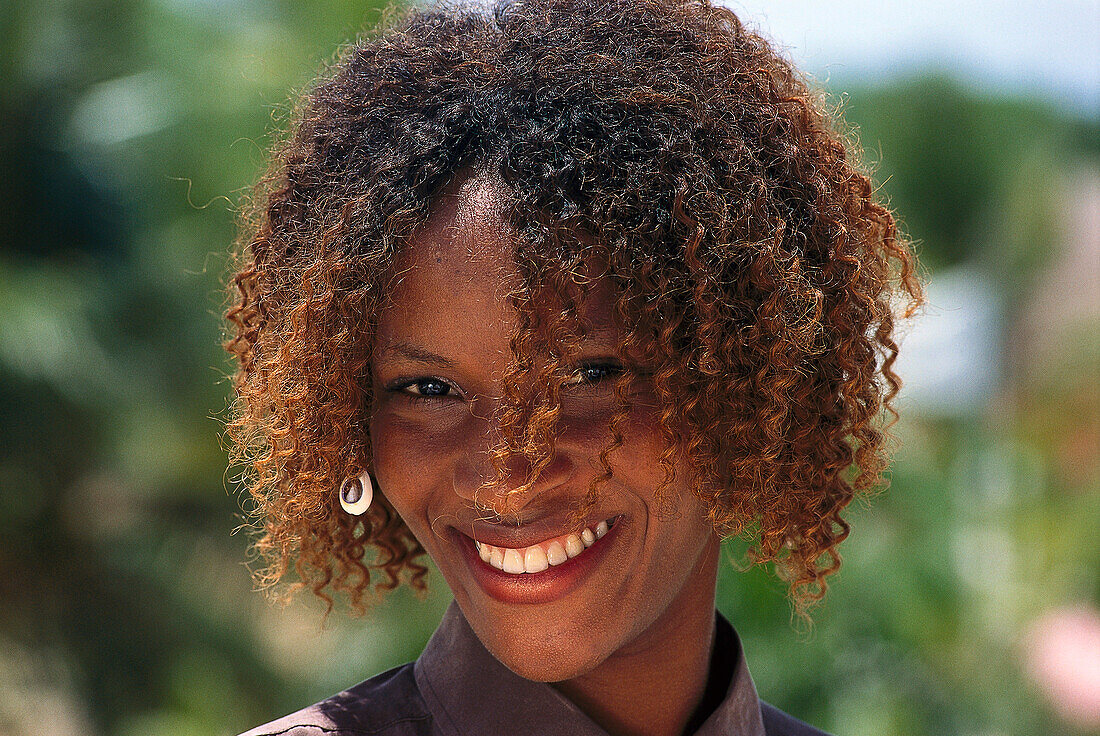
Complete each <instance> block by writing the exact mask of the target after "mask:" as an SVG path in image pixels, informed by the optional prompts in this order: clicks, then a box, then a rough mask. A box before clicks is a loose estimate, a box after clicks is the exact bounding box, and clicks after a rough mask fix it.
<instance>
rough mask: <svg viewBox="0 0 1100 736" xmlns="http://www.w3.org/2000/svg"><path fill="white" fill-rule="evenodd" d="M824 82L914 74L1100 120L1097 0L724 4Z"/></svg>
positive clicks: (747, 0)
mask: <svg viewBox="0 0 1100 736" xmlns="http://www.w3.org/2000/svg"><path fill="white" fill-rule="evenodd" d="M721 1H722V2H723V4H725V5H727V6H728V7H730V8H732V9H733V10H734V11H735V12H736V13H737V14H738V16H739V17H740V18H741V20H742V21H743V22H745V23H746V24H748V25H749V26H751V27H753V28H755V29H756V30H759V31H761V32H763V33H764V35H765V36H767V37H768V38H770V39H771V40H773V41H775V42H776V43H777V44H778V45H779V46H780V47H781V48H783V49H785V50H786V53H787V56H788V57H789V58H790V59H791V60H792V61H794V63H795V65H796V66H797V67H799V68H800V69H803V70H804V71H807V72H809V73H810V74H812V75H813V76H815V77H816V78H817V79H819V80H823V81H826V82H829V83H843V82H846V81H849V80H852V79H856V78H858V79H859V80H860V81H863V80H865V79H866V78H867V77H868V76H882V77H891V76H900V75H904V74H906V73H908V72H911V71H914V70H916V69H925V68H935V69H940V70H944V71H948V72H953V73H954V74H955V75H956V76H958V77H960V78H962V79H963V80H966V81H969V82H971V83H973V84H975V85H976V86H979V87H983V88H989V89H994V90H997V91H1004V92H1009V93H1015V92H1019V93H1021V94H1036V93H1038V94H1040V95H1042V96H1044V97H1047V98H1048V99H1050V100H1051V101H1053V102H1055V103H1059V104H1064V105H1067V106H1068V107H1071V108H1073V109H1075V110H1077V111H1078V113H1079V114H1082V115H1085V116H1088V117H1094V118H1095V117H1100V0H1048V1H1047V2H1042V3H1038V2H1019V1H1017V2H1011V1H1009V0H920V1H914V0H909V1H906V0H874V1H873V2H872V1H871V0H836V1H835V2H829V1H828V0H721Z"/></svg>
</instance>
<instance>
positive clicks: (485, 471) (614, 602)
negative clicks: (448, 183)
mask: <svg viewBox="0 0 1100 736" xmlns="http://www.w3.org/2000/svg"><path fill="white" fill-rule="evenodd" d="M495 191H496V190H495V188H494V187H493V186H491V185H489V184H486V183H485V182H484V181H482V180H478V179H465V180H463V181H462V182H460V184H459V185H458V186H456V187H452V189H451V190H450V191H448V192H447V193H446V194H445V195H444V196H443V197H441V198H440V201H439V203H438V204H437V207H436V209H435V211H434V212H433V215H432V218H431V219H430V220H429V222H428V223H427V225H426V226H425V227H424V228H423V229H421V230H420V231H419V233H418V235H417V237H416V238H415V239H414V241H413V242H412V243H411V245H410V247H409V248H408V249H407V250H406V251H405V252H404V253H403V254H402V256H401V258H400V261H399V263H398V272H399V273H400V274H401V276H400V279H399V282H398V283H397V286H396V287H395V289H394V291H393V293H392V295H391V299H390V302H389V304H388V306H387V307H386V308H385V309H384V310H383V312H382V313H381V315H380V318H379V325H378V330H377V333H376V338H375V340H376V342H375V345H374V354H373V377H372V378H373V384H374V392H375V401H374V406H373V412H372V416H371V438H372V443H373V452H374V457H373V461H374V473H375V477H376V479H377V481H378V485H379V488H380V490H381V492H382V493H383V494H384V495H385V496H386V498H387V499H389V501H390V502H391V503H392V504H393V506H394V507H395V508H396V509H397V511H398V513H400V514H401V517H402V519H403V520H404V521H405V523H406V524H407V525H408V527H409V528H410V529H411V530H412V532H413V533H414V534H415V535H416V537H417V539H418V540H420V543H421V544H422V545H423V546H424V549H425V550H426V551H427V552H428V554H429V555H431V557H432V559H433V560H434V561H435V563H436V565H437V566H438V568H439V570H440V571H441V572H442V573H443V576H444V578H445V579H446V581H447V584H448V585H449V586H450V588H451V590H452V591H453V592H454V596H455V599H456V600H457V601H458V604H459V605H460V607H461V608H462V611H463V613H464V615H465V617H466V619H467V620H468V621H469V622H470V624H471V626H472V627H473V629H474V631H475V632H476V633H477V635H478V637H479V638H480V639H481V641H482V642H483V643H484V644H485V646H486V648H488V649H489V651H490V652H492V653H493V655H494V656H496V657H497V659H499V660H500V661H501V662H503V663H504V664H505V665H506V666H508V667H509V668H510V669H512V670H513V671H514V672H516V673H517V674H519V675H521V676H523V677H526V678H528V679H532V680H540V681H546V682H557V681H561V680H567V679H571V678H573V677H576V676H578V675H582V674H584V673H587V672H589V671H591V670H592V669H594V668H595V667H596V666H598V665H599V664H600V663H601V662H603V661H604V660H605V659H607V658H608V657H610V656H612V655H614V654H616V653H620V654H622V653H629V652H632V651H638V652H639V653H640V652H641V651H642V650H645V649H646V648H649V647H660V646H662V645H663V644H664V645H667V642H668V641H669V635H670V632H675V630H676V627H677V625H678V620H679V619H680V617H682V616H683V612H684V611H685V610H688V608H692V607H704V608H705V611H707V612H709V613H707V615H713V613H712V612H713V595H714V582H715V580H714V579H715V574H716V569H717V557H718V541H717V538H716V537H715V535H714V533H713V531H712V529H711V527H710V526H709V524H708V523H707V522H706V520H705V518H704V516H703V508H702V506H701V504H700V503H699V502H698V501H697V500H696V499H695V497H694V496H693V495H692V494H691V493H690V492H689V491H688V489H687V487H686V476H687V472H686V468H685V467H679V468H678V469H677V471H678V472H677V475H676V480H675V485H674V487H673V488H672V489H671V490H672V491H673V493H674V494H678V497H679V500H678V508H679V510H680V513H679V515H678V516H677V518H675V519H671V520H669V519H664V520H662V519H659V518H658V515H657V511H656V503H655V501H654V490H655V489H656V488H657V486H658V485H659V483H660V481H661V480H662V478H663V477H664V471H663V469H662V468H661V466H660V464H659V462H658V458H659V457H660V454H661V451H662V449H663V441H662V438H661V433H660V429H659V424H658V418H657V410H656V408H655V406H654V404H655V401H654V400H653V396H652V394H651V392H650V391H649V390H648V389H647V388H646V385H645V381H644V380H641V379H640V380H639V381H638V383H639V386H638V388H637V389H636V391H635V393H634V395H633V396H632V404H633V409H632V411H631V414H630V415H629V417H628V419H627V421H626V422H625V423H624V424H623V427H622V432H623V445H622V447H621V448H620V449H619V450H617V451H616V452H614V453H613V454H612V456H611V466H612V469H613V472H614V475H613V478H612V479H611V480H610V481H608V482H606V483H604V484H603V485H601V486H600V496H599V500H598V502H597V503H596V505H595V507H594V509H593V510H592V512H591V513H590V514H589V515H588V516H587V517H586V518H585V528H586V529H587V530H588V532H591V534H589V533H588V532H585V533H582V534H577V535H576V536H575V537H571V536H570V535H571V533H574V532H578V531H580V529H578V528H577V527H574V526H571V524H570V520H569V515H570V512H571V511H572V510H573V509H574V508H576V507H577V505H578V503H579V501H580V500H581V499H583V498H584V496H585V494H586V492H587V491H588V488H589V484H590V482H591V481H592V479H593V477H595V476H596V475H598V474H600V473H601V466H600V464H599V462H598V457H599V453H600V451H601V450H602V449H603V448H604V447H606V446H607V444H608V442H609V431H608V422H609V420H610V418H611V417H612V416H613V414H614V413H615V411H616V409H617V408H618V401H617V399H616V396H615V392H614V388H613V386H614V382H615V374H616V371H617V366H618V362H617V360H616V358H615V355H616V351H615V346H616V344H617V341H618V338H619V331H618V330H617V328H616V327H615V325H614V323H613V320H612V317H611V315H612V309H611V306H612V304H611V299H612V292H611V288H610V283H609V281H608V280H607V279H606V278H603V279H600V280H598V281H596V282H595V284H594V286H593V288H592V289H591V290H590V292H589V294H588V298H587V299H586V303H585V307H584V311H583V317H584V318H585V319H586V321H587V322H588V323H589V324H590V325H591V329H589V330H588V331H587V334H586V336H585V337H584V339H583V341H582V343H581V347H580V351H579V358H578V361H577V366H576V369H577V370H576V373H574V374H572V375H570V376H568V377H566V378H564V379H563V384H564V386H563V389H562V411H561V416H560V420H559V423H558V433H557V442H556V452H555V454H554V457H553V459H552V460H551V462H550V463H549V465H547V467H546V468H545V470H544V471H543V472H542V473H541V475H540V476H539V477H538V479H537V482H536V483H535V485H534V486H533V487H532V488H531V489H530V490H529V491H526V492H524V493H522V494H519V495H518V496H513V497H512V498H511V502H510V505H509V506H508V507H507V513H504V514H503V515H501V516H498V515H496V514H494V513H492V512H491V511H488V510H487V509H486V507H494V508H497V509H498V510H499V509H501V508H503V505H502V502H501V499H500V498H499V497H498V496H494V495H493V493H492V492H489V491H482V492H481V493H480V494H478V505H477V506H476V507H475V504H474V496H475V492H476V491H478V489H479V488H480V487H481V486H482V483H483V481H485V480H486V479H488V478H491V477H493V471H492V465H491V463H490V462H489V460H488V454H487V453H488V451H489V450H491V449H492V448H493V447H495V446H496V445H497V442H498V439H499V432H498V429H497V428H496V427H495V426H494V423H493V419H492V418H493V417H494V415H495V413H496V412H495V409H496V408H497V407H498V406H499V403H498V402H499V398H498V397H500V396H501V395H502V393H503V391H502V383H501V381H502V375H503V373H504V370H505V368H506V366H507V364H508V361H509V358H510V355H511V353H510V347H509V338H510V335H511V333H512V328H513V325H514V323H515V320H516V318H517V315H516V312H515V310H514V309H513V308H512V306H511V304H510V302H509V299H508V297H507V293H508V290H509V287H510V285H514V284H515V283H516V272H515V267H514V265H513V262H512V259H511V255H510V254H511V246H510V240H509V231H508V229H507V227H506V226H505V225H504V224H503V222H502V220H501V215H500V207H499V205H498V200H497V199H496V197H495V195H494V192H495ZM509 470H511V471H512V475H511V476H510V481H511V482H512V483H513V487H515V486H518V485H519V484H522V483H523V481H524V480H525V470H526V468H524V467H518V466H516V465H513V466H510V468H509ZM675 497H676V496H674V498H675ZM601 522H603V523H607V524H609V525H610V530H609V531H606V532H605V529H604V527H603V526H602V525H601ZM596 537H599V538H598V539H595V541H594V542H592V543H591V545H590V546H587V545H586V542H591V540H592V539H594V538H596ZM479 547H480V548H481V549H479ZM483 556H484V557H486V558H488V559H487V560H483V559H482V557H483ZM502 567H503V569H500V568H502ZM542 568H545V569H542ZM540 569H541V571H538V570H540ZM520 570H522V571H523V572H520Z"/></svg>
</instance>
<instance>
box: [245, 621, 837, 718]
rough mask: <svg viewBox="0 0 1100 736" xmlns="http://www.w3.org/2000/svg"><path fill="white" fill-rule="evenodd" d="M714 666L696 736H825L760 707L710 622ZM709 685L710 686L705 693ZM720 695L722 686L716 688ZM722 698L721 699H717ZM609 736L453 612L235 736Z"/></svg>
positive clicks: (724, 631) (734, 654)
mask: <svg viewBox="0 0 1100 736" xmlns="http://www.w3.org/2000/svg"><path fill="white" fill-rule="evenodd" d="M716 616H717V623H718V632H717V635H716V636H715V651H714V653H713V657H712V665H711V673H712V681H713V680H714V679H715V673H720V672H725V673H726V674H725V679H724V680H723V682H728V685H727V686H726V687H725V692H724V697H722V692H721V691H718V692H717V693H714V691H713V688H712V689H711V693H712V694H716V695H717V697H716V698H714V700H715V701H716V703H717V705H716V707H715V708H714V710H713V711H712V712H711V713H710V714H709V716H707V717H706V719H705V720H704V721H703V723H702V724H701V725H699V727H698V728H697V729H696V730H694V734H695V736H720V735H721V736H726V735H731V736H732V735H736V736H815V735H821V733H822V732H820V731H817V730H816V729H813V728H811V727H809V726H807V725H806V724H804V723H802V722H800V721H797V720H795V719H794V718H791V717H790V716H788V715H786V714H785V713H782V712H781V711H778V710H776V709H775V708H773V707H771V706H769V705H767V704H766V703H761V701H760V700H759V698H758V697H757V695H756V687H755V686H754V685H753V682H752V678H751V677H750V676H749V671H748V667H747V666H746V664H745V660H744V657H743V656H742V653H741V642H740V640H739V639H738V637H737V634H736V632H734V630H733V627H732V626H730V624H729V622H728V621H726V619H725V618H724V617H723V616H722V615H721V614H720V613H717V614H716ZM713 684H714V683H713V682H712V685H713ZM718 685H719V687H721V686H722V683H721V682H720V683H718ZM719 698H720V700H719ZM322 734H324V735H326V736H366V735H367V734H370V735H371V736H607V732H606V731H604V730H603V729H602V728H600V727H599V726H598V725H596V723H594V722H593V721H592V720H591V719H590V718H589V717H588V716H586V715H585V714H584V713H582V712H581V711H580V709H578V708H577V707H576V706H575V705H573V703H572V702H570V701H569V700H568V699H566V698H565V697H564V696H562V695H561V694H560V693H558V691H557V690H555V689H554V688H552V687H550V686H549V685H547V684H546V683H542V682H533V681H531V680H525V679H524V678H522V677H520V676H519V675H516V674H515V673H513V672H512V671H511V670H509V669H508V668H507V667H505V666H504V665H503V664H501V663H500V662H499V661H498V660H497V659H496V658H495V657H493V655H492V654H490V653H489V652H488V650H486V649H485V647H484V646H482V644H481V641H480V640H479V639H478V638H477V636H476V635H475V634H474V632H473V630H472V629H471V628H470V625H469V624H468V623H467V622H466V619H465V618H464V617H463V616H462V612H461V611H460V610H459V608H458V606H457V604H455V603H451V606H450V608H448V609H447V612H446V614H445V615H444V616H443V620H442V622H441V623H440V624H439V628H438V629H436V631H435V633H434V634H432V638H431V640H429V641H428V645H427V646H426V647H425V648H424V652H423V653H422V654H421V655H420V657H419V659H417V660H416V662H413V663H410V664H406V665H403V666H401V667H397V668H395V669H392V670H390V671H389V672H385V673H383V674H381V675H378V676H377V677H372V678H371V679H369V680H367V681H366V682H362V683H360V684H359V685H356V686H355V687H353V688H351V689H349V690H345V691H344V692H341V693H337V694H336V695H333V696H332V697H330V698H327V699H325V700H323V701H321V702H320V703H315V704H314V705H311V706H309V707H308V708H305V709H303V710H300V711H298V712H297V713H292V714H291V715H289V716H286V717H284V718H280V719H278V720H276V721H272V722H271V723H268V724H266V725H263V726H259V727H257V728H254V729H252V730H250V731H247V732H246V733H244V734H242V735H241V736H322Z"/></svg>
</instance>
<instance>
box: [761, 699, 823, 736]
mask: <svg viewBox="0 0 1100 736" xmlns="http://www.w3.org/2000/svg"><path fill="white" fill-rule="evenodd" d="M760 715H762V716H763V717H764V733H765V734H767V736H829V735H828V734H827V733H825V732H824V731H820V730H818V729H816V728H814V727H813V726H811V725H809V724H807V723H803V722H802V721H800V720H798V719H797V718H795V717H794V716H789V715H787V714H786V713H784V712H783V711H781V710H779V709H778V708H776V707H775V706H774V705H769V704H767V703H765V702H764V701H760Z"/></svg>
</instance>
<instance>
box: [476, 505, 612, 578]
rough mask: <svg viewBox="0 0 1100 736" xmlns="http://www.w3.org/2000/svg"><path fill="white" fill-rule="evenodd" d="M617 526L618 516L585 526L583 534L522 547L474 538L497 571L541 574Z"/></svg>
mask: <svg viewBox="0 0 1100 736" xmlns="http://www.w3.org/2000/svg"><path fill="white" fill-rule="evenodd" d="M614 525H615V519H614V518H612V519H608V520H607V521H601V522H600V523H599V524H596V525H595V526H594V527H585V528H584V529H583V530H582V531H581V532H580V534H563V535H562V536H560V537H551V538H550V539H544V540H543V541H541V542H538V543H537V544H532V545H530V546H529V547H523V548H521V549H510V548H507V547H495V546H493V545H491V544H486V543H484V542H479V541H478V540H476V539H475V540H474V545H475V546H476V547H477V553H478V556H479V557H481V560H482V562H485V563H487V564H489V565H491V566H492V567H494V568H496V569H497V570H501V571H503V572H506V573H510V574H512V575H523V574H534V573H540V572H543V571H544V570H546V569H548V568H550V567H552V566H557V565H561V564H564V563H565V562H568V561H569V560H571V559H573V558H574V557H577V556H579V555H582V554H584V552H585V551H586V550H587V549H588V548H589V547H591V546H592V545H594V544H595V543H596V542H597V541H598V540H600V539H602V538H603V537H604V535H605V534H607V532H608V531H609V530H610V529H611V528H612V527H613V526H614Z"/></svg>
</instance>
